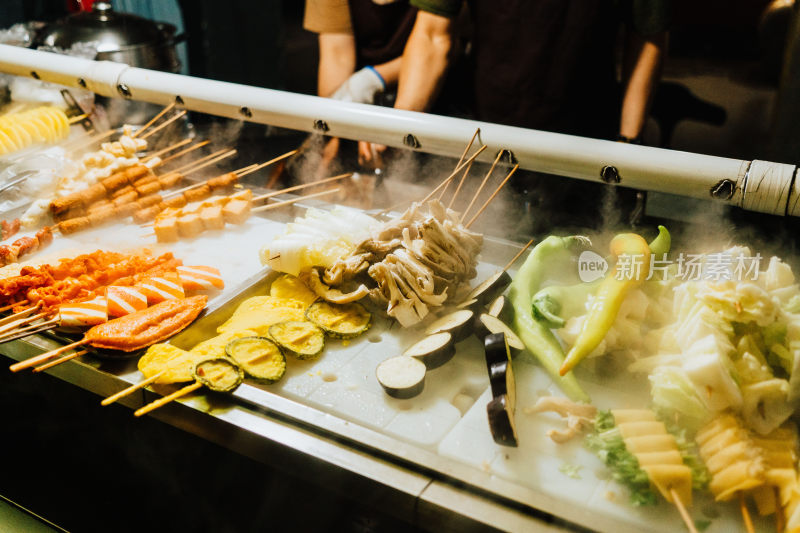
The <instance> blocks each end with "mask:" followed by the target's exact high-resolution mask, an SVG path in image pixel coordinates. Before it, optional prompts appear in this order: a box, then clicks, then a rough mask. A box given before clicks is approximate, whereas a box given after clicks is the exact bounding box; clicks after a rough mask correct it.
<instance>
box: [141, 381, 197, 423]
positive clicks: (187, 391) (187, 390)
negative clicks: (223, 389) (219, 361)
mask: <svg viewBox="0 0 800 533" xmlns="http://www.w3.org/2000/svg"><path fill="white" fill-rule="evenodd" d="M202 386H203V384H202V383H200V382H199V381H195V382H194V383H192V384H191V385H187V386H186V387H184V388H182V389H179V390H176V391H175V392H173V393H172V394H170V395H168V396H164V397H163V398H159V399H158V400H156V401H154V402H150V403H149V404H147V405H145V406H144V407H141V408H139V409H137V410H136V411H135V412H134V413H133V415H134V416H142V415H146V414H147V413H149V412H150V411H154V410H156V409H158V408H159V407H161V406H163V405H166V404H168V403H169V402H171V401H172V400H176V399H178V398H180V397H181V396H186V395H187V394H190V393H192V392H194V391H196V390H197V389H199V388H200V387H202Z"/></svg>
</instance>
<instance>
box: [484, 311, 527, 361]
mask: <svg viewBox="0 0 800 533" xmlns="http://www.w3.org/2000/svg"><path fill="white" fill-rule="evenodd" d="M487 323H491V324H492V327H493V328H494V329H496V330H499V331H494V332H493V331H491V330H490V329H489V326H488V325H487ZM503 331H504V332H505V333H506V337H507V339H506V340H507V341H508V345H509V349H510V350H511V355H512V356H515V355H517V354H518V353H519V352H521V351H522V350H523V349H524V348H525V345H524V344H522V341H521V340H520V339H519V337H517V335H516V333H514V331H513V330H512V329H511V327H510V326H509V325H508V324H506V323H505V322H503V321H502V320H500V319H499V318H497V317H493V316H492V315H490V314H488V313H483V314H481V315H479V316H478V317H477V318H476V319H475V336H476V337H478V339H479V340H480V341H481V342H483V343H485V342H486V338H487V337H488V336H489V335H491V334H492V333H500V332H503Z"/></svg>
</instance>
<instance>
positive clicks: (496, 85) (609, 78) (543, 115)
mask: <svg viewBox="0 0 800 533" xmlns="http://www.w3.org/2000/svg"><path fill="white" fill-rule="evenodd" d="M470 8H471V12H472V16H473V19H474V21H475V30H474V31H475V42H474V47H475V67H476V69H475V103H476V113H477V115H478V118H479V119H481V120H486V121H488V122H496V123H499V124H508V125H513V126H519V127H523V128H533V129H541V130H547V131H556V132H560V133H569V134H574V135H583V136H587V137H601V138H610V137H611V136H613V135H614V133H615V131H616V128H617V121H618V117H619V96H618V90H617V86H616V71H615V68H614V65H615V57H614V45H615V40H616V33H617V32H616V29H617V20H618V14H617V11H616V9H615V8H613V7H612V6H611V5H610V3H609V2H607V1H605V0H539V1H531V0H505V1H504V2H503V8H502V9H498V5H497V3H496V2H493V1H492V0H472V1H471V2H470ZM500 30H502V31H500Z"/></svg>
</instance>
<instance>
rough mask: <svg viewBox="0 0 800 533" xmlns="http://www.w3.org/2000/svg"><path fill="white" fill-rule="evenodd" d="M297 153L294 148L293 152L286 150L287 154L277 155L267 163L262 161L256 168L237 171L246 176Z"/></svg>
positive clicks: (240, 175)
mask: <svg viewBox="0 0 800 533" xmlns="http://www.w3.org/2000/svg"><path fill="white" fill-rule="evenodd" d="M296 153H297V150H292V151H291V152H286V153H285V154H283V155H279V156H278V157H275V158H272V159H270V160H269V161H266V162H265V163H260V164H258V165H256V166H255V168H252V169H250V170H247V171H246V172H245V173H242V174H239V173H238V172H237V174H239V177H242V176H246V175H247V174H250V173H252V172H255V171H256V170H261V169H262V168H264V167H268V166H269V165H271V164H272V163H277V162H278V161H280V160H281V159H286V158H287V157H291V156H293V155H294V154H296Z"/></svg>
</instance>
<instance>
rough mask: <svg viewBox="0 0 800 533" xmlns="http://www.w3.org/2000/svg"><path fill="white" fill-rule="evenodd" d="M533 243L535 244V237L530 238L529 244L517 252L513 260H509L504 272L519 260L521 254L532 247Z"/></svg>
mask: <svg viewBox="0 0 800 533" xmlns="http://www.w3.org/2000/svg"><path fill="white" fill-rule="evenodd" d="M531 244H533V239H531V240H529V241H528V244H526V245H525V246H523V247H522V249H521V250H520V251H519V252H517V255H515V256H514V258H513V259H512V260H511V261H509V262H508V264H507V265H506V266H504V267H503V272H505V271H506V270H508V269H509V268H511V265H513V264H514V263H515V262H516V261H517V259H519V258H520V256H521V255H522V254H524V253H525V250H527V249H528V248H530V247H531Z"/></svg>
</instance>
